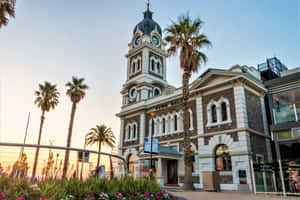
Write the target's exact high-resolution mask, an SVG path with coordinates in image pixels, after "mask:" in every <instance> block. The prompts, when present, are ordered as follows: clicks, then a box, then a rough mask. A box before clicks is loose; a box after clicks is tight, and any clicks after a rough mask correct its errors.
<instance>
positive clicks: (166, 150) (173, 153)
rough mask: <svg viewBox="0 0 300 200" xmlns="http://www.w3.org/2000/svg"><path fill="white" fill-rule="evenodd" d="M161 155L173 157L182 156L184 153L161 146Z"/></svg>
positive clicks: (159, 148)
mask: <svg viewBox="0 0 300 200" xmlns="http://www.w3.org/2000/svg"><path fill="white" fill-rule="evenodd" d="M158 150H159V153H161V154H171V155H178V156H181V155H182V153H180V152H178V151H177V150H176V149H173V148H171V147H166V146H159V147H158Z"/></svg>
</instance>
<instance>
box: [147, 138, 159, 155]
mask: <svg viewBox="0 0 300 200" xmlns="http://www.w3.org/2000/svg"><path fill="white" fill-rule="evenodd" d="M144 152H145V153H151V138H150V137H145V141H144ZM152 153H154V154H158V139H154V138H152Z"/></svg>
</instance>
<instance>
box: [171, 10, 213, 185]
mask: <svg viewBox="0 0 300 200" xmlns="http://www.w3.org/2000/svg"><path fill="white" fill-rule="evenodd" d="M202 25H203V21H201V20H200V19H199V18H196V19H195V20H194V21H193V20H192V19H191V17H190V16H189V15H182V16H180V17H179V18H178V22H177V23H176V22H172V24H171V25H170V26H169V27H168V28H167V29H166V30H165V32H166V33H167V36H166V37H165V41H166V42H167V43H168V44H169V48H168V55H169V56H174V55H176V54H177V52H180V57H179V59H180V67H181V69H182V70H183V75H182V104H183V114H184V117H183V130H184V133H185V134H184V166H185V169H184V170H185V171H184V173H185V176H184V189H185V190H190V189H193V183H192V163H191V162H192V160H191V152H190V145H191V142H190V131H189V117H188V115H189V114H188V100H189V79H190V76H191V73H192V72H197V71H198V69H199V67H200V65H201V64H205V63H206V62H207V56H206V55H205V54H204V53H203V52H201V51H200V50H201V49H202V48H203V47H209V46H210V45H211V42H210V41H209V40H208V39H207V37H206V35H204V34H202V33H200V29H201V27H202Z"/></svg>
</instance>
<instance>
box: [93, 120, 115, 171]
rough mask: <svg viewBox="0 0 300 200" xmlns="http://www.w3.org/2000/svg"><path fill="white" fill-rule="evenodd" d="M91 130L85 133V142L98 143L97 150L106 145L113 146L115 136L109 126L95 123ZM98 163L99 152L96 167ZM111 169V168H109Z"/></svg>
mask: <svg viewBox="0 0 300 200" xmlns="http://www.w3.org/2000/svg"><path fill="white" fill-rule="evenodd" d="M90 130H91V131H90V132H89V133H88V134H87V144H88V145H92V144H95V143H98V151H99V152H101V147H102V146H103V145H107V146H109V147H111V148H113V147H114V146H115V143H116V137H115V135H114V133H113V132H112V130H111V128H108V127H107V126H106V125H104V124H102V125H100V126H99V125H96V127H95V128H91V129H90ZM99 165H100V154H98V160H97V167H99ZM111 170H112V169H111Z"/></svg>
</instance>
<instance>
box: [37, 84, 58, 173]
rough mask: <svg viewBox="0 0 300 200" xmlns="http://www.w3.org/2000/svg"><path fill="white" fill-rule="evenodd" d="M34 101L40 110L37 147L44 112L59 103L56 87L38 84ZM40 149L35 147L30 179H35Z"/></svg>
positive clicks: (39, 140)
mask: <svg viewBox="0 0 300 200" xmlns="http://www.w3.org/2000/svg"><path fill="white" fill-rule="evenodd" d="M35 95H36V99H35V101H34V103H35V104H37V106H38V107H39V108H40V109H41V110H42V116H41V123H40V131H39V138H38V145H40V143H41V136H42V129H43V125H44V120H45V112H49V111H50V109H54V108H55V107H56V106H57V104H58V103H59V101H58V98H59V92H58V91H57V88H56V85H52V84H51V83H49V82H47V81H45V84H44V85H42V84H39V90H37V91H35ZM39 151H40V148H39V147H37V149H36V153H35V158H34V164H33V169H32V177H33V178H34V177H35V173H36V167H37V161H38V157H39Z"/></svg>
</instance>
